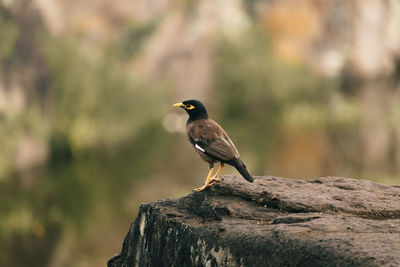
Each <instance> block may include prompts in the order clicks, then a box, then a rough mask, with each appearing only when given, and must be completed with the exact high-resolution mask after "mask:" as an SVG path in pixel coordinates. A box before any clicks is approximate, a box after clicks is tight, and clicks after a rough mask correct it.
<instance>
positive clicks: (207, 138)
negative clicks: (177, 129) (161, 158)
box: [173, 100, 254, 191]
mask: <svg viewBox="0 0 400 267" xmlns="http://www.w3.org/2000/svg"><path fill="white" fill-rule="evenodd" d="M173 106H174V107H181V108H183V109H184V110H186V112H187V113H188V114H189V119H188V120H187V123H186V133H187V136H188V138H189V141H190V143H191V144H192V145H193V147H194V149H195V150H196V152H197V153H199V155H200V157H201V158H202V159H203V160H204V161H206V162H207V163H208V164H209V167H210V171H209V173H208V176H207V179H206V182H205V183H204V185H203V186H202V187H200V188H197V189H194V190H195V191H202V190H203V189H205V188H207V187H208V186H210V184H211V182H213V181H220V179H219V178H218V175H219V173H220V172H221V170H222V168H223V167H224V164H225V163H226V164H229V165H231V166H233V167H235V168H236V169H237V170H238V171H239V173H240V174H241V175H242V176H243V177H244V179H246V180H247V181H249V182H253V181H254V179H253V177H252V176H251V175H250V173H249V172H248V171H247V169H246V165H245V164H244V162H243V160H242V159H241V158H240V155H239V152H238V151H237V149H236V147H235V145H234V144H233V142H232V140H231V139H230V138H229V136H228V134H227V133H226V132H225V131H224V129H222V127H221V126H220V125H219V124H218V123H216V122H215V121H214V120H212V119H209V118H208V114H207V110H206V108H205V107H204V105H203V104H202V103H201V102H200V101H198V100H186V101H183V102H182V103H176V104H174V105H173ZM216 162H220V164H221V166H220V168H219V169H218V171H217V173H216V174H215V175H214V176H213V177H211V175H212V172H213V169H214V163H216Z"/></svg>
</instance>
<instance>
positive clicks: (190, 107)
mask: <svg viewBox="0 0 400 267" xmlns="http://www.w3.org/2000/svg"><path fill="white" fill-rule="evenodd" d="M186 109H194V106H193V105H190V104H186Z"/></svg>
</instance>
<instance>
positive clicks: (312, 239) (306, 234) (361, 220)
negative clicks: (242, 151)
mask: <svg viewBox="0 0 400 267" xmlns="http://www.w3.org/2000/svg"><path fill="white" fill-rule="evenodd" d="M108 266H109V267H117V266H126V267H128V266H400V187H397V186H387V185H382V184H378V183H374V182H370V181H364V180H355V179H347V178H338V177H326V178H319V179H316V180H310V181H303V180H290V179H284V178H278V177H256V179H255V182H254V183H248V182H246V181H245V180H244V179H243V178H241V177H239V176H224V177H223V181H222V182H218V183H216V184H214V185H213V186H212V187H210V188H208V189H206V190H204V191H203V192H200V193H192V194H189V195H188V196H185V197H182V198H180V199H176V200H175V199H167V200H163V201H157V202H153V203H147V204H143V205H142V206H141V207H140V211H139V214H138V217H137V219H136V221H135V222H134V223H133V224H132V226H131V228H130V230H129V232H128V234H127V236H126V238H125V240H124V243H123V247H122V251H121V254H120V255H118V256H115V257H113V258H112V259H111V260H110V261H109V262H108Z"/></svg>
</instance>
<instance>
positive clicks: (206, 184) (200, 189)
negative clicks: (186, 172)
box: [193, 168, 214, 192]
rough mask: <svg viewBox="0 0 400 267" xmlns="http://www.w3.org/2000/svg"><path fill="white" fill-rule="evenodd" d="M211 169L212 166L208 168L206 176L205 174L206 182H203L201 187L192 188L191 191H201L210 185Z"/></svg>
mask: <svg viewBox="0 0 400 267" xmlns="http://www.w3.org/2000/svg"><path fill="white" fill-rule="evenodd" d="M213 169H214V168H211V169H210V172H209V173H208V176H207V179H206V182H205V183H204V185H203V186H202V187H199V188H195V189H193V191H196V192H200V191H203V190H204V189H206V188H207V187H208V186H209V185H210V178H211V174H212V172H213Z"/></svg>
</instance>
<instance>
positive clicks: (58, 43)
mask: <svg viewBox="0 0 400 267" xmlns="http://www.w3.org/2000/svg"><path fill="white" fill-rule="evenodd" d="M37 41H39V42H40V44H41V45H40V47H41V49H42V51H40V52H41V53H42V54H43V56H44V58H43V61H44V64H45V65H46V68H47V69H48V71H49V78H50V80H49V83H50V88H51V94H50V96H51V100H50V103H51V104H50V109H51V112H49V113H46V111H44V110H42V109H40V108H38V107H39V106H40V105H39V103H38V101H39V100H40V97H39V96H37V101H34V100H32V101H31V102H30V104H29V106H27V107H26V109H25V110H24V111H23V112H21V113H19V114H18V115H15V116H9V115H7V114H6V115H4V116H2V117H0V145H2V146H1V148H0V150H1V152H2V156H5V160H3V158H1V159H0V167H2V168H1V171H4V170H6V169H7V172H2V173H0V177H2V178H3V179H2V180H1V181H0V182H1V187H0V190H1V192H0V201H1V202H0V215H1V217H2V218H3V220H2V222H1V223H0V243H1V244H4V245H1V246H0V250H1V251H2V253H3V254H0V265H1V266H3V265H4V266H10V262H8V260H9V259H10V257H9V256H6V255H7V254H10V255H11V254H13V253H16V254H17V255H19V256H21V255H25V256H23V257H21V262H19V263H16V262H13V263H15V264H17V266H24V264H25V263H24V262H22V260H26V259H28V258H32V257H29V255H31V254H32V253H36V254H37V255H38V257H37V258H36V259H35V260H34V261H32V262H31V265H32V266H43V264H44V263H45V261H46V260H48V256H49V255H50V254H51V253H50V252H49V253H48V255H45V254H43V253H45V252H46V251H48V250H51V248H52V247H53V246H54V244H55V242H56V241H57V238H58V237H59V235H60V231H61V229H63V227H64V226H65V225H67V224H68V225H74V226H76V227H75V228H76V229H78V230H83V229H86V228H85V226H86V225H87V222H88V221H89V220H92V219H93V218H96V216H98V214H100V213H104V212H105V211H106V210H108V211H109V213H114V214H121V213H123V212H124V211H125V210H124V204H123V200H124V193H125V194H126V193H127V190H128V188H130V186H131V185H132V184H133V183H135V182H136V181H137V180H139V179H141V178H145V177H146V176H147V175H149V172H148V171H147V170H148V169H150V168H153V167H154V162H157V160H158V159H159V158H160V157H161V156H162V155H163V153H165V152H166V151H167V149H169V146H170V143H169V140H168V138H166V137H165V132H164V130H163V129H162V128H161V125H162V124H161V122H160V120H161V117H162V115H163V114H164V113H165V109H166V107H169V106H170V104H169V101H168V102H167V101H166V87H165V86H164V85H162V84H160V83H155V82H150V81H146V80H144V79H140V78H138V77H136V76H135V73H134V72H133V70H130V69H129V68H126V62H121V58H120V57H119V54H118V53H117V52H116V51H115V50H113V49H109V47H96V48H93V47H91V48H89V47H86V46H83V45H81V44H80V43H79V42H77V41H76V39H74V38H72V37H66V38H63V39H58V38H53V37H50V36H49V35H47V34H46V33H41V34H40V36H39V38H38V39H37V40H35V42H37ZM111 46H113V44H111ZM135 49H136V48H135ZM131 52H132V51H131ZM128 60H129V58H128ZM167 103H168V104H167ZM0 115H1V114H0ZM26 133H29V134H31V135H34V136H35V137H36V138H37V139H40V140H43V142H45V143H47V144H48V146H49V148H50V161H49V166H47V167H46V168H44V169H41V170H39V171H37V172H36V171H34V170H29V173H28V174H25V173H22V174H19V173H14V174H13V172H12V170H13V168H12V167H13V166H12V165H11V161H12V159H13V155H14V153H15V150H16V147H17V145H18V142H19V141H20V140H21V137H22V136H24V134H26ZM3 144H4V146H3ZM7 153H8V154H7ZM26 181H33V182H29V183H28V185H24V184H25V183H26ZM115 207H119V209H116V208H115ZM113 210H118V212H111V211H113ZM83 232H84V231H82V234H83ZM43 242H44V243H43ZM20 243H29V244H35V243H36V244H39V243H40V244H41V243H43V244H42V245H38V246H37V248H32V246H31V245H29V246H25V247H24V246H21V247H19V248H18V249H15V252H14V251H12V250H11V249H12V248H15V247H16V246H18V244H20ZM39 254H40V255H39ZM42 254H43V255H42ZM11 258H15V257H11Z"/></svg>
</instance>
